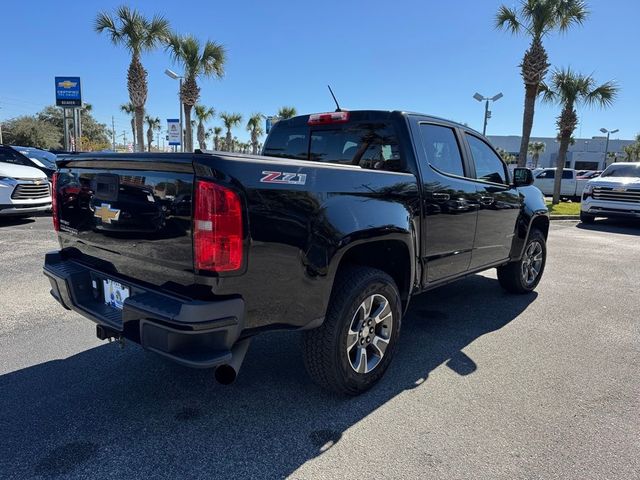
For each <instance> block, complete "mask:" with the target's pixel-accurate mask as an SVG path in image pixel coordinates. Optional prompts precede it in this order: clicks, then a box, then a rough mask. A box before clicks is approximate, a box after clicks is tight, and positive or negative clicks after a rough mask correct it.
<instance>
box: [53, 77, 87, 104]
mask: <svg viewBox="0 0 640 480" xmlns="http://www.w3.org/2000/svg"><path fill="white" fill-rule="evenodd" d="M56 105H57V106H58V107H81V106H82V94H81V92H80V77H56Z"/></svg>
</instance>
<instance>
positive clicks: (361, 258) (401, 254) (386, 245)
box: [332, 239, 414, 311]
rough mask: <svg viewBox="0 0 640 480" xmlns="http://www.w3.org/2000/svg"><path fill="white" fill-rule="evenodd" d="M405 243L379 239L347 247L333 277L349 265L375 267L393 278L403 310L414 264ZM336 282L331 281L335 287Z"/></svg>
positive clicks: (409, 289)
mask: <svg viewBox="0 0 640 480" xmlns="http://www.w3.org/2000/svg"><path fill="white" fill-rule="evenodd" d="M411 260H412V255H411V251H410V248H409V246H408V245H407V243H405V242H404V241H402V240H400V239H384V240H383V239H380V240H374V241H368V242H364V243H359V244H355V245H352V246H351V247H349V248H348V249H347V250H346V251H345V252H344V253H343V255H342V256H341V258H340V260H339V262H338V266H337V270H336V276H335V278H338V276H339V275H340V274H341V272H342V271H343V270H344V269H345V268H348V267H349V266H351V265H360V266H366V267H371V268H376V269H378V270H381V271H383V272H385V273H386V274H388V275H389V276H390V277H391V278H393V280H394V282H395V283H396V286H397V287H398V291H399V293H400V300H401V301H402V309H403V311H404V310H405V309H406V307H407V306H408V303H409V298H410V296H411V292H412V289H413V278H414V266H413V263H412V261H411ZM335 285H336V282H335V280H334V282H333V288H335ZM332 290H333V289H332Z"/></svg>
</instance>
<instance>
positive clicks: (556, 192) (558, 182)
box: [553, 134, 571, 205]
mask: <svg viewBox="0 0 640 480" xmlns="http://www.w3.org/2000/svg"><path fill="white" fill-rule="evenodd" d="M570 142H571V134H569V135H566V134H564V135H563V136H562V137H560V149H559V150H558V160H557V161H556V173H555V178H554V181H553V204H554V205H557V204H558V203H560V193H561V187H562V171H563V170H564V163H565V162H566V158H567V151H568V150H569V143H570Z"/></svg>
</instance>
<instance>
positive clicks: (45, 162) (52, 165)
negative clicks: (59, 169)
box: [11, 145, 57, 180]
mask: <svg viewBox="0 0 640 480" xmlns="http://www.w3.org/2000/svg"><path fill="white" fill-rule="evenodd" d="M11 148H13V149H14V150H15V151H17V152H19V153H21V154H22V155H24V156H25V158H27V159H28V160H29V161H30V162H31V164H30V165H28V166H30V167H35V168H37V169H39V170H42V171H43V172H44V173H45V174H46V175H47V178H48V179H49V180H51V177H52V176H53V172H55V171H56V159H57V157H56V155H55V154H54V153H51V152H47V151H46V150H41V149H40V148H35V147H21V146H19V145H12V146H11Z"/></svg>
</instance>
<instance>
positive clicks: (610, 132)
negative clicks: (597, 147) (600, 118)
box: [600, 128, 618, 169]
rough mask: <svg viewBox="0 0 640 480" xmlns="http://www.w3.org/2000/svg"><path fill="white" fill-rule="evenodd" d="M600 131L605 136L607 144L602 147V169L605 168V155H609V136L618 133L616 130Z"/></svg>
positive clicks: (604, 129) (602, 129) (603, 129)
mask: <svg viewBox="0 0 640 480" xmlns="http://www.w3.org/2000/svg"><path fill="white" fill-rule="evenodd" d="M600 131H601V132H602V133H606V134H607V143H606V144H605V146H604V163H603V164H602V168H603V169H604V168H607V155H608V154H609V136H610V135H611V134H612V133H616V132H618V129H617V128H616V129H615V130H607V129H606V128H601V129H600Z"/></svg>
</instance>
